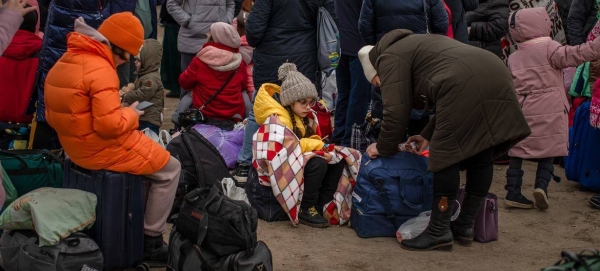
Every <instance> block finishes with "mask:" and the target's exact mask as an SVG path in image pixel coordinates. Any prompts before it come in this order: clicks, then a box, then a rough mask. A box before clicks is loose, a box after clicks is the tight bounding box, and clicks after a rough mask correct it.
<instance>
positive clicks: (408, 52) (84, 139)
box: [0, 0, 600, 261]
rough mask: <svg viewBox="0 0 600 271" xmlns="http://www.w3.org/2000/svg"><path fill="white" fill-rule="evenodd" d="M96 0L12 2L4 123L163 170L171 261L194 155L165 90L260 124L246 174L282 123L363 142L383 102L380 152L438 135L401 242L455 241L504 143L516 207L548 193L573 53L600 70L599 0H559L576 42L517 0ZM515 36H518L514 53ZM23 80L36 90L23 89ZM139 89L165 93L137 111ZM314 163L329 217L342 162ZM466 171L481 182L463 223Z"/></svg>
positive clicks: (152, 175)
mask: <svg viewBox="0 0 600 271" xmlns="http://www.w3.org/2000/svg"><path fill="white" fill-rule="evenodd" d="M83 2H86V1H83ZM87 2H89V3H87V5H84V6H62V5H65V3H62V2H54V1H53V2H51V3H47V2H44V3H42V2H40V3H37V2H36V1H35V0H8V1H7V2H6V3H4V4H2V8H1V9H0V54H1V55H2V56H1V57H0V70H1V72H0V80H1V82H0V88H1V90H0V91H1V93H3V94H5V96H4V97H5V98H4V99H3V101H2V102H0V104H2V105H6V106H2V109H0V111H1V112H2V116H0V121H7V122H8V121H12V122H28V121H31V120H32V119H33V120H34V122H35V123H36V129H35V131H34V132H32V133H33V134H34V135H33V137H32V138H33V142H32V144H31V145H32V147H33V148H46V149H55V148H58V147H60V148H63V149H64V150H65V152H66V154H67V155H68V156H69V157H70V158H71V159H72V161H73V162H74V163H76V164H77V165H79V166H82V167H84V168H87V169H90V170H99V169H106V170H112V171H117V172H129V173H132V174H137V175H145V176H146V177H147V178H149V179H151V180H152V185H151V188H150V194H149V195H150V196H149V198H148V205H147V207H146V211H145V223H144V229H145V234H146V236H145V238H146V242H145V247H144V250H145V256H146V258H147V259H150V260H159V261H165V260H166V255H167V247H166V245H165V244H164V243H163V242H162V235H161V234H162V232H163V231H164V230H165V228H166V219H167V216H168V215H169V212H170V210H171V207H172V206H171V205H172V204H173V202H172V200H165V199H172V198H174V197H175V191H176V189H177V183H178V180H179V175H180V171H181V165H180V162H179V161H178V160H177V159H175V158H174V157H172V156H171V155H170V154H169V152H167V151H166V150H165V149H164V148H162V147H161V146H159V145H158V144H156V143H155V142H153V141H152V140H151V139H150V138H148V137H146V136H144V134H143V133H142V132H141V130H144V129H147V130H150V131H153V132H154V133H157V134H158V132H159V129H160V127H161V126H162V125H163V124H164V99H165V97H177V98H181V101H180V105H181V106H180V107H182V108H183V109H184V110H185V109H187V108H195V109H200V110H202V113H203V115H204V117H205V118H206V123H207V124H209V125H213V126H216V127H218V128H220V129H222V130H225V131H231V130H233V129H234V126H235V125H236V124H237V123H239V122H243V123H244V124H245V128H244V129H245V130H244V140H243V146H242V147H241V151H240V153H239V156H238V159H237V160H238V161H237V165H236V168H235V174H234V175H235V177H236V179H237V180H238V181H239V182H241V183H243V182H245V181H246V180H247V178H248V172H249V170H250V167H252V164H253V160H255V159H257V157H255V155H256V152H257V148H260V147H259V144H253V141H254V143H256V141H257V139H256V136H255V134H256V133H257V131H258V130H259V128H260V127H261V125H265V123H266V124H269V123H273V122H277V123H280V124H281V125H283V127H286V128H287V129H289V130H290V131H291V132H293V135H294V136H295V137H296V138H297V142H296V143H294V144H297V145H298V146H300V149H301V151H302V153H311V152H318V151H322V150H324V149H328V150H331V149H332V146H344V147H350V145H351V137H352V127H353V125H355V124H362V123H363V122H364V121H365V116H366V115H367V111H369V112H370V113H371V114H372V116H374V117H376V118H380V119H381V120H382V122H381V129H380V132H379V134H378V139H377V142H376V143H374V144H372V145H370V146H368V148H367V149H366V153H367V154H368V155H369V156H370V157H371V158H373V159H375V158H377V157H379V156H391V155H394V154H395V153H396V152H397V151H398V148H397V146H398V144H400V143H403V142H408V143H411V142H414V143H416V145H417V148H414V149H413V150H412V152H414V153H417V154H418V153H421V152H423V151H425V150H429V151H430V155H429V157H430V160H429V170H430V171H431V172H433V173H434V185H433V194H434V200H433V205H432V215H431V221H430V223H429V226H428V227H427V229H426V230H425V231H424V232H423V233H422V234H421V235H419V236H418V237H416V238H413V239H409V240H403V241H402V247H403V248H405V249H409V250H430V249H447V248H448V247H450V248H451V246H452V244H453V243H454V240H455V239H457V240H459V241H460V242H459V243H460V244H463V245H470V244H471V242H472V240H473V224H474V220H475V217H476V215H477V213H478V212H479V209H480V208H481V205H482V203H483V201H484V197H485V195H486V194H487V193H488V190H489V189H490V186H491V183H492V178H493V163H494V159H496V158H498V157H500V156H502V155H506V154H507V153H508V156H509V157H510V159H509V160H510V162H509V166H508V170H507V172H506V189H507V191H508V193H507V195H506V203H507V205H509V206H512V207H518V208H535V207H537V208H539V209H547V208H549V206H550V205H549V202H548V186H549V184H550V182H551V181H552V180H553V179H554V180H555V179H557V178H556V177H555V176H554V160H555V157H563V156H566V155H567V153H568V122H569V121H568V117H569V111H570V109H571V105H570V101H569V99H568V96H567V95H566V93H565V86H564V76H563V69H565V68H568V67H577V66H578V65H580V64H582V63H584V62H588V61H592V66H596V68H597V67H598V65H597V64H594V63H595V62H594V61H596V60H598V59H600V40H599V39H596V40H593V41H587V36H588V34H589V33H590V32H591V31H592V29H593V28H594V26H596V25H597V21H598V17H600V13H599V12H598V7H597V3H596V1H594V0H573V1H572V3H571V4H568V3H567V4H565V3H564V2H569V1H557V3H558V6H559V11H560V13H561V16H563V18H565V19H566V24H564V25H566V29H565V30H566V31H565V32H566V33H567V42H568V45H562V44H560V43H558V42H556V41H554V40H552V38H551V37H550V32H551V26H552V21H551V19H550V17H549V15H548V13H547V12H546V10H545V8H527V9H522V10H519V11H515V12H513V13H512V14H511V13H510V10H509V1H508V0H480V1H475V0H422V1H421V0H418V1H374V0H364V1H363V0H321V1H317V0H300V1H284V0H270V1H267V0H256V1H251V0H243V1H242V0H223V1H218V2H216V3H213V2H214V1H213V2H209V1H206V0H187V1H183V0H166V1H164V2H163V3H160V1H159V2H157V1H156V0H150V1H144V0H138V1H135V2H137V3H135V5H131V6H126V5H122V2H121V1H116V0H109V1H107V2H106V3H105V4H104V5H100V6H98V4H99V2H97V1H87ZM127 3H129V2H127ZM100 4H102V3H101V2H100ZM159 4H161V5H162V9H161V12H160V14H157V12H156V7H157V5H159ZM320 7H324V8H325V10H326V11H327V12H329V13H330V15H331V16H332V18H333V19H334V20H336V21H337V25H338V28H339V37H340V45H341V56H340V59H339V65H338V67H337V69H336V74H337V75H336V76H337V77H336V83H337V90H338V97H337V103H336V109H335V117H334V123H335V125H334V127H335V129H334V132H333V134H332V135H331V137H330V138H328V139H324V138H322V137H320V136H319V127H318V125H317V123H316V122H315V121H314V120H313V119H312V118H311V112H312V110H311V108H313V107H314V106H315V104H316V103H317V102H318V100H319V96H320V95H319V92H318V90H319V89H320V88H319V86H320V85H321V82H320V81H319V78H320V75H319V72H318V71H317V66H318V65H317V35H316V33H317V20H316V18H317V13H318V10H319V8H320ZM563 7H566V8H570V9H569V11H568V12H565V9H566V8H563ZM48 14H50V15H58V14H61V15H64V16H50V15H48ZM100 14H102V16H100ZM159 15H160V16H159ZM65 18H69V20H67V19H65ZM99 18H102V19H99ZM40 22H41V23H40ZM159 23H160V24H161V25H163V26H164V27H165V33H164V39H163V41H162V43H161V42H159V41H157V40H156V38H157V37H156V33H157V29H158V24H159ZM65 30H68V31H65ZM65 33H68V34H65ZM507 34H510V36H512V38H513V39H514V40H515V41H516V42H517V43H518V44H519V49H518V50H517V51H516V52H515V53H513V54H511V55H510V56H509V57H508V59H504V57H505V56H504V53H503V50H502V45H501V40H502V38H503V37H505V36H506V35H507ZM42 37H43V39H44V43H43V44H42ZM40 51H41V54H40V53H39V52H40ZM34 60H35V61H34ZM503 60H505V61H506V62H505V61H503ZM595 71H596V70H595V69H593V68H592V69H591V73H594V72H595ZM594 76H595V77H597V76H598V74H596V75H594ZM595 77H592V76H591V75H590V78H595ZM590 80H591V79H590ZM592 84H593V82H592ZM16 89H19V90H25V89H27V90H28V91H29V92H26V94H24V95H25V96H23V95H21V94H20V95H12V94H10V93H11V91H12V92H14V91H15V90H16ZM166 90H168V91H169V92H168V93H167V91H166ZM217 94H218V95H217ZM7 97H19V98H15V99H12V98H10V99H9V98H7ZM141 102H150V103H151V106H149V107H146V108H144V109H143V110H138V105H139V103H141ZM34 112H36V114H35V116H34V115H33V113H34ZM174 121H176V116H175V118H174ZM176 124H177V123H176ZM178 125H179V124H177V125H176V126H178ZM177 128H180V127H177ZM253 137H254V138H253ZM253 153H254V155H253ZM272 159H275V158H272ZM524 159H529V160H531V159H533V160H535V161H537V163H538V167H537V171H536V173H535V190H534V192H533V199H534V201H531V200H529V199H528V198H527V197H525V196H524V195H523V193H522V191H521V186H522V183H523V177H524V174H525V172H524V171H523V170H522V164H523V160H524ZM303 168H304V176H303V179H304V198H303V199H302V203H301V206H300V209H299V216H298V217H299V221H300V223H303V224H306V225H309V226H314V227H325V226H327V225H328V220H327V219H326V218H324V214H323V212H324V211H323V206H324V205H325V204H326V203H327V202H329V201H331V200H332V198H333V195H334V192H335V188H336V186H337V180H339V179H340V176H341V175H342V167H340V166H339V165H332V164H327V163H326V162H325V161H324V160H323V159H320V158H317V159H315V158H313V159H310V160H309V162H307V163H306V164H305V165H303ZM461 170H466V172H467V173H466V178H467V184H466V197H465V201H464V204H463V206H462V211H461V213H460V216H459V217H458V219H457V220H456V221H455V222H454V223H452V225H451V221H450V217H451V212H452V210H454V208H453V205H454V202H455V199H456V195H457V192H458V188H459V184H460V171H461Z"/></svg>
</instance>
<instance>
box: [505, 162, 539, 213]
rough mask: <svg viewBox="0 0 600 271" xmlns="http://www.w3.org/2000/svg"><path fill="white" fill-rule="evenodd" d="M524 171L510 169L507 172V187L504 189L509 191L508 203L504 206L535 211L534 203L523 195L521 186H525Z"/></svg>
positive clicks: (507, 195)
mask: <svg viewBox="0 0 600 271" xmlns="http://www.w3.org/2000/svg"><path fill="white" fill-rule="evenodd" d="M523 174H524V172H523V170H520V169H510V168H509V169H508V170H507V171H506V186H504V189H506V190H508V193H507V194H506V198H505V199H506V201H504V204H506V205H507V206H510V207H516V208H523V209H533V208H535V206H534V205H533V201H530V200H529V199H527V198H526V197H525V196H523V194H522V193H521V185H522V184H523Z"/></svg>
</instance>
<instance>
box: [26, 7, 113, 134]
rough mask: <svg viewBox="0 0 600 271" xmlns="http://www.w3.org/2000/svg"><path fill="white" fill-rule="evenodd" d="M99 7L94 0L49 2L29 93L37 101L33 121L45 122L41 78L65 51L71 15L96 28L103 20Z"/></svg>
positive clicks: (72, 18) (42, 78)
mask: <svg viewBox="0 0 600 271" xmlns="http://www.w3.org/2000/svg"><path fill="white" fill-rule="evenodd" d="M100 10H101V7H100V5H99V1H97V0H54V1H52V2H51V3H50V7H49V8H48V18H47V22H46V23H47V25H46V32H45V33H44V41H43V43H42V50H41V51H40V60H39V66H38V70H37V74H36V83H35V88H36V89H35V92H34V97H32V101H33V102H36V101H37V111H36V112H37V114H36V116H37V117H36V119H37V121H39V122H46V114H45V110H46V106H45V104H44V82H45V81H46V75H47V74H48V71H49V70H50V69H51V68H52V66H54V64H55V63H56V61H57V60H58V59H59V58H60V57H61V56H62V55H63V54H64V53H65V52H66V51H67V34H69V33H71V32H73V27H74V26H75V19H77V18H78V17H82V18H83V19H84V20H85V22H86V24H88V25H89V26H91V27H94V28H98V27H99V26H100V24H101V23H102V21H103V17H102V15H101V14H100Z"/></svg>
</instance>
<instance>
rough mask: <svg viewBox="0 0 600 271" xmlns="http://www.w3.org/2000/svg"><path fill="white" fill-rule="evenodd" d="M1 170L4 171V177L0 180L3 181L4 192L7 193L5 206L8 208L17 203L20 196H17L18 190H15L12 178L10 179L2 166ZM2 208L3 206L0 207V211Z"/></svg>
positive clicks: (0, 166)
mask: <svg viewBox="0 0 600 271" xmlns="http://www.w3.org/2000/svg"><path fill="white" fill-rule="evenodd" d="M0 169H2V176H0V178H1V179H0V180H2V186H3V187H4V192H5V193H6V201H4V206H8V205H10V204H11V203H12V202H13V201H15V200H16V199H17V198H18V197H19V195H18V194H17V189H15V186H14V185H13V184H12V181H11V180H10V177H8V174H6V171H5V170H4V168H3V167H2V165H0ZM1 208H2V206H0V209H1Z"/></svg>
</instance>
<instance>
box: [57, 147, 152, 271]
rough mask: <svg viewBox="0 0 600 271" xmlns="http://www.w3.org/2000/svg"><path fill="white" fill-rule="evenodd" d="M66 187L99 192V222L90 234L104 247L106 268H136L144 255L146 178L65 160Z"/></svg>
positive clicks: (97, 221) (97, 214)
mask: <svg viewBox="0 0 600 271" xmlns="http://www.w3.org/2000/svg"><path fill="white" fill-rule="evenodd" d="M63 187H64V188H75V189H80V190H84V191H87V192H90V193H94V194H96V196H97V197H98V204H97V205H96V222H95V223H94V226H93V227H92V228H91V229H90V232H89V233H88V235H89V236H90V237H92V239H94V240H95V241H96V243H97V244H98V246H99V247H100V250H101V251H102V255H103V257H104V270H112V269H123V268H129V267H136V266H138V265H141V264H142V260H143V257H144V198H143V189H144V186H143V179H142V176H136V175H132V174H127V173H116V172H111V171H104V170H100V171H91V170H86V169H83V168H81V167H79V166H77V165H75V164H73V163H72V162H71V160H70V159H68V158H67V159H66V160H65V169H64V179H63Z"/></svg>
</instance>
